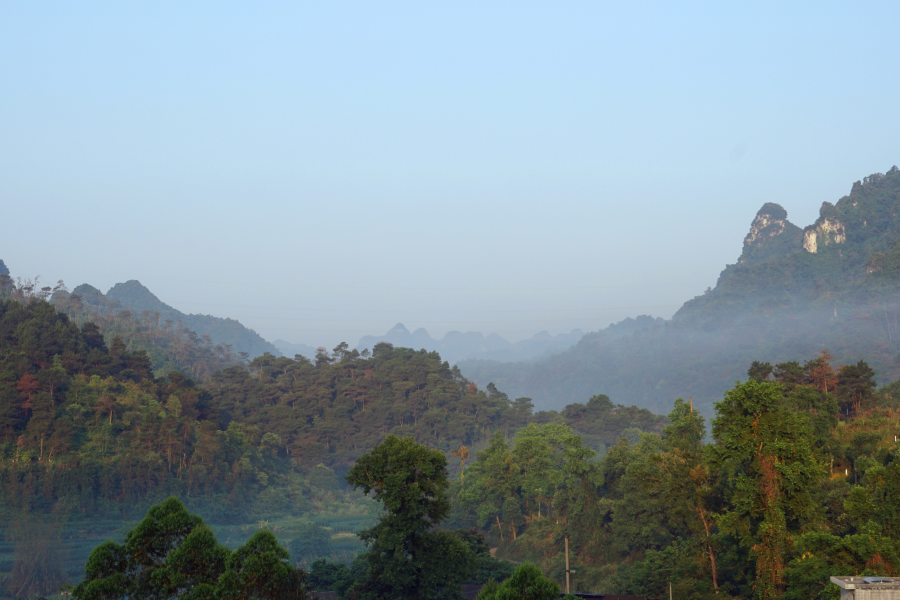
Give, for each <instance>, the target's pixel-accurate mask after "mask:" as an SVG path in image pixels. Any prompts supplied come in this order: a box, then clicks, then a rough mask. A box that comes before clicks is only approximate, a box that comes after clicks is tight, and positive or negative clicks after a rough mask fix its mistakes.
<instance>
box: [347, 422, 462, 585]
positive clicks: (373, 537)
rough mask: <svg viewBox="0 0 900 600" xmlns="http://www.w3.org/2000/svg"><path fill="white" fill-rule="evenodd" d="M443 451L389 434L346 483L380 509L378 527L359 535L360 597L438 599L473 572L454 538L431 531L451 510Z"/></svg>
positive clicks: (451, 535)
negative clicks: (364, 546)
mask: <svg viewBox="0 0 900 600" xmlns="http://www.w3.org/2000/svg"><path fill="white" fill-rule="evenodd" d="M446 467H447V459H446V457H445V455H444V453H443V452H440V451H438V450H432V449H430V448H428V447H426V446H424V445H422V444H418V443H416V442H415V441H414V440H413V439H412V438H399V437H396V436H393V435H390V436H388V437H387V438H385V440H384V441H383V442H382V443H380V444H378V445H377V446H375V447H374V448H373V449H372V450H371V451H370V452H368V453H367V454H365V455H363V456H361V457H360V458H359V459H358V460H357V461H356V464H355V465H354V466H353V468H352V469H350V471H349V473H348V474H347V481H348V482H350V483H351V484H352V485H353V486H354V487H357V488H360V489H362V490H363V491H364V492H365V493H366V494H368V493H370V492H371V493H372V494H373V496H374V498H375V500H376V501H378V502H380V503H381V504H382V505H383V507H384V514H383V515H382V516H381V518H380V519H379V522H378V524H377V525H376V526H375V527H373V528H372V529H369V530H367V531H364V532H362V533H361V534H360V538H361V539H363V540H364V541H366V542H367V543H368V544H369V548H368V551H367V552H366V554H365V559H366V561H367V563H368V571H367V573H366V576H365V578H364V579H363V580H362V581H358V582H357V583H356V588H355V589H356V590H357V592H358V594H359V597H361V598H373V599H374V598H385V597H399V598H422V599H426V598H438V597H441V596H442V595H443V594H445V593H446V592H447V590H450V589H452V588H454V587H455V586H456V584H457V582H458V581H459V580H460V579H462V578H464V577H466V576H467V575H468V574H469V572H471V570H472V568H473V566H474V565H473V556H472V553H471V551H470V550H469V548H468V546H467V544H466V543H465V542H464V541H463V540H461V539H460V538H459V537H458V536H455V535H453V534H452V533H449V532H446V531H440V530H435V529H434V527H435V526H436V525H439V524H440V523H441V522H442V521H444V520H445V519H446V517H447V515H448V513H449V512H450V502H449V499H448V497H447V488H448V487H449V482H448V481H447V470H446Z"/></svg>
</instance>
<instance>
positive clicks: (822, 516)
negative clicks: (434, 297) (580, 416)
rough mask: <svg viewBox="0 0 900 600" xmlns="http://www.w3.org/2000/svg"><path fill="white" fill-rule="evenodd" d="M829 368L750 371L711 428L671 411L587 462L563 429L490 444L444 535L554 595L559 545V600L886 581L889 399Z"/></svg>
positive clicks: (817, 361) (894, 527)
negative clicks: (473, 541) (541, 578)
mask: <svg viewBox="0 0 900 600" xmlns="http://www.w3.org/2000/svg"><path fill="white" fill-rule="evenodd" d="M830 359H831V357H830V356H828V355H827V354H825V355H821V356H819V357H817V358H814V359H810V360H807V361H804V363H803V364H800V363H797V362H789V363H779V364H776V365H774V366H773V365H772V364H770V363H768V362H766V363H761V362H754V363H753V366H752V368H751V370H750V373H749V374H748V375H749V377H750V380H749V381H747V382H745V383H742V384H738V385H737V386H735V387H734V388H733V389H731V390H729V391H728V392H727V393H726V394H725V396H724V399H722V400H721V401H719V402H718V403H717V404H716V406H715V413H714V418H713V419H712V421H711V426H712V427H711V429H707V427H706V420H705V419H704V417H703V416H702V415H701V414H700V413H699V411H696V410H693V408H692V407H691V406H690V403H689V402H686V401H684V400H680V399H679V400H676V401H675V403H674V407H673V408H672V410H671V413H670V415H669V424H668V425H667V426H666V427H665V429H664V430H663V432H662V434H661V435H653V434H642V435H640V436H639V438H638V439H636V440H633V441H628V440H626V439H621V440H620V441H619V442H618V443H617V444H616V445H615V446H614V447H612V448H610V449H609V451H608V452H607V453H606V455H605V456H604V457H603V458H602V460H599V461H598V460H596V458H597V457H596V454H595V452H594V451H593V450H591V449H590V448H588V447H586V446H585V445H584V440H583V439H582V437H581V436H578V435H577V434H575V432H573V431H572V430H571V429H570V428H569V427H566V426H565V425H558V424H550V425H537V424H531V425H529V426H527V427H525V428H523V429H520V430H519V431H518V432H517V433H516V435H515V436H514V437H513V438H511V439H505V438H504V437H503V436H500V435H495V436H494V437H493V438H492V439H491V441H490V444H489V445H488V447H487V448H485V449H484V450H482V451H480V452H478V453H477V455H476V457H475V460H474V461H473V462H471V463H470V465H469V466H467V467H466V470H465V473H464V476H462V474H461V476H460V477H459V478H458V479H457V480H455V482H454V487H453V495H454V512H453V517H452V518H451V520H450V523H451V525H452V526H454V527H471V528H474V529H476V530H477V531H479V532H480V533H482V534H483V535H484V536H485V538H486V540H487V541H488V543H489V545H491V546H494V547H497V552H496V554H497V556H499V557H505V558H509V559H512V560H516V561H529V562H534V563H536V564H538V565H540V566H541V568H542V570H543V572H544V573H547V574H551V575H552V576H553V577H554V578H555V579H556V580H557V581H564V579H565V573H564V568H565V560H564V552H563V548H564V537H565V536H568V537H569V548H570V553H571V554H570V559H571V561H572V562H573V563H574V564H573V566H572V569H573V572H574V574H573V575H572V579H573V587H574V588H575V589H578V590H586V591H593V592H595V593H599V592H603V593H619V594H632V595H636V596H641V597H668V594H669V585H670V583H671V584H672V587H673V592H674V597H675V598H710V599H712V598H722V597H726V598H730V597H740V598H751V597H752V598H764V599H769V598H781V597H783V598H787V599H797V600H800V599H804V600H807V599H821V600H825V599H826V598H835V597H837V595H836V594H837V592H836V590H837V588H836V586H833V585H829V579H828V578H829V577H830V576H831V575H836V574H840V575H860V574H862V575H893V576H896V575H897V574H898V573H900V522H898V519H897V511H896V499H897V494H898V493H900V460H898V458H900V446H898V443H897V441H896V440H897V437H896V436H897V432H898V431H900V413H898V412H897V409H898V407H900V404H898V398H900V396H897V394H896V393H895V390H893V388H885V389H882V390H880V391H879V392H877V393H876V392H875V383H874V379H875V376H874V375H875V374H874V373H873V372H872V370H871V369H870V368H869V367H868V365H866V364H865V363H858V364H856V365H853V366H852V367H845V368H844V369H843V370H842V371H841V372H838V371H836V370H835V369H834V367H833V365H832V363H831V362H830ZM893 387H896V386H893ZM707 434H711V436H712V443H711V444H710V443H706V439H707V438H706V435H707Z"/></svg>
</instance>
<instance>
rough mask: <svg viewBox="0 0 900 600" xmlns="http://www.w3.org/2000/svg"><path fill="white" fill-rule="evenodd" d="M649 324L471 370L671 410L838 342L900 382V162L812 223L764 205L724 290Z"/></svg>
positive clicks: (560, 392) (505, 381)
mask: <svg viewBox="0 0 900 600" xmlns="http://www.w3.org/2000/svg"><path fill="white" fill-rule="evenodd" d="M635 321H637V320H635ZM643 324H644V325H646V326H637V323H628V322H627V320H626V322H622V323H620V324H616V325H613V326H611V327H609V328H607V329H606V330H603V331H597V332H592V333H588V334H586V335H585V336H584V337H583V338H582V339H581V340H580V341H579V342H578V344H577V345H576V346H575V347H573V348H571V349H569V350H566V351H565V352H562V353H560V354H557V355H554V356H550V357H546V358H543V359H540V360H538V361H536V362H534V363H514V364H501V363H498V362H492V361H483V360H482V361H463V362H461V363H459V367H460V369H461V370H462V372H463V373H464V374H465V375H466V377H468V378H470V379H472V380H473V381H475V382H476V383H478V384H479V385H486V384H487V383H488V382H494V383H495V384H496V385H497V387H499V388H500V389H503V390H504V391H506V392H507V393H509V394H510V395H511V396H528V397H531V398H533V399H534V402H535V406H536V407H538V408H557V407H560V406H563V405H565V404H567V403H570V402H575V401H584V399H585V398H589V397H590V396H591V395H593V394H597V393H604V394H607V395H609V396H610V397H613V398H615V399H616V401H618V402H622V403H625V404H635V405H637V406H642V407H646V408H651V409H653V410H656V411H660V412H661V411H665V410H667V408H668V407H669V406H671V402H672V400H673V399H675V398H676V397H679V396H680V397H684V398H687V397H694V398H695V404H696V405H697V406H699V407H700V408H701V409H703V410H704V411H705V412H706V413H707V414H710V413H711V411H712V403H713V402H715V401H717V400H719V399H721V395H722V393H723V392H724V391H725V390H726V389H728V388H729V387H730V386H731V385H733V384H734V382H735V381H736V380H739V379H745V378H746V371H747V368H748V367H749V366H750V363H751V362H752V361H753V360H760V361H771V362H772V363H773V364H774V363H775V362H783V361H801V362H802V361H803V360H806V359H811V358H813V357H814V356H815V355H816V354H817V353H818V352H819V351H820V350H822V349H825V348H827V349H828V350H830V351H831V352H832V353H833V354H834V355H835V356H836V357H837V361H838V362H839V363H844V364H846V363H855V362H857V361H858V360H865V361H867V362H868V363H869V364H870V365H871V366H872V367H873V368H874V369H875V370H876V372H877V375H878V379H879V381H880V382H881V383H886V382H889V381H895V380H897V379H900V170H898V169H897V167H893V168H891V169H890V170H889V171H888V172H887V173H884V174H882V173H876V174H873V175H870V176H868V177H866V178H864V179H863V180H861V181H857V182H856V183H854V184H853V186H852V189H851V191H850V193H849V194H848V195H847V196H844V197H842V198H841V199H840V200H838V201H837V202H836V203H834V204H832V203H831V202H824V203H823V204H822V206H821V209H820V212H819V218H818V219H817V220H816V221H815V223H813V224H811V225H809V226H807V227H805V228H802V229H801V228H800V227H798V226H796V225H794V224H793V223H791V222H790V221H789V220H788V219H787V212H786V211H785V210H784V208H782V207H781V206H779V205H778V204H774V203H770V202H767V203H765V204H763V206H762V208H760V210H759V211H758V212H757V214H756V216H755V217H754V219H753V221H752V223H751V225H750V230H749V232H748V234H747V235H746V236H745V238H744V243H743V247H742V251H741V254H740V256H739V257H738V260H737V262H736V263H734V264H731V265H727V266H726V267H725V269H724V270H723V271H722V273H721V274H720V276H719V279H718V281H717V283H716V286H715V288H713V289H710V290H707V292H706V293H704V294H702V295H700V296H697V297H695V298H693V299H691V300H688V301H687V302H685V303H684V305H683V306H682V307H681V308H680V309H679V310H678V312H676V314H675V315H674V316H673V318H672V319H671V320H669V321H664V320H662V319H656V320H652V321H648V320H647V319H643ZM616 330H620V331H629V330H630V333H627V334H626V335H617V333H616Z"/></svg>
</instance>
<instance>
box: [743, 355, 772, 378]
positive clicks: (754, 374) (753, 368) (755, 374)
mask: <svg viewBox="0 0 900 600" xmlns="http://www.w3.org/2000/svg"><path fill="white" fill-rule="evenodd" d="M771 374H772V365H770V364H769V363H767V362H759V361H758V360H754V361H753V362H752V363H751V364H750V368H749V369H747V377H749V378H750V379H753V380H755V381H766V380H767V379H768V378H769V375H771Z"/></svg>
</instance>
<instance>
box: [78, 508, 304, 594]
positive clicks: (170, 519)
mask: <svg viewBox="0 0 900 600" xmlns="http://www.w3.org/2000/svg"><path fill="white" fill-rule="evenodd" d="M288 558H289V556H288V553H287V551H285V550H284V549H283V548H281V547H280V546H279V545H278V542H277V541H276V540H275V537H274V536H273V535H272V533H271V532H268V531H259V532H257V533H256V534H255V535H254V536H253V537H251V538H250V540H248V541H247V543H246V544H244V545H243V546H241V547H240V548H238V549H237V550H236V551H235V552H234V553H232V552H231V551H230V550H228V548H226V547H225V546H222V545H221V544H219V543H218V542H217V541H216V537H215V534H214V533H213V532H212V529H210V528H209V527H208V526H207V525H205V524H204V523H203V520H202V519H200V517H198V516H196V515H191V514H190V513H188V511H187V509H186V508H185V507H184V505H183V504H182V503H181V502H179V501H178V500H177V499H176V498H169V499H168V500H166V501H165V502H163V503H162V504H159V505H156V506H154V507H152V508H151V509H150V510H149V511H148V512H147V516H146V517H144V519H143V520H142V521H141V522H140V523H139V524H138V526H137V527H135V528H134V529H133V530H131V531H129V532H128V534H127V535H126V537H125V543H124V544H123V545H119V544H116V543H115V542H104V543H103V544H101V545H99V546H97V547H96V548H95V549H94V550H93V552H91V555H90V557H89V558H88V562H87V566H86V567H85V573H84V575H85V576H84V580H83V581H82V582H81V583H80V584H78V586H77V587H76V588H75V591H74V596H75V597H76V598H81V599H83V600H115V599H125V598H147V599H160V600H161V599H169V598H191V599H198V600H199V599H201V598H209V599H212V598H221V599H223V600H224V599H229V600H231V599H237V598H241V599H259V600H263V599H266V600H287V599H297V600H302V599H305V598H306V597H307V593H306V592H307V590H306V585H305V578H306V575H305V573H304V572H303V571H300V570H298V569H294V567H292V566H291V565H290V564H289V563H288Z"/></svg>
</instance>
